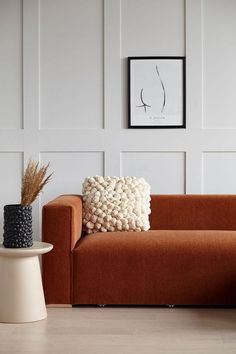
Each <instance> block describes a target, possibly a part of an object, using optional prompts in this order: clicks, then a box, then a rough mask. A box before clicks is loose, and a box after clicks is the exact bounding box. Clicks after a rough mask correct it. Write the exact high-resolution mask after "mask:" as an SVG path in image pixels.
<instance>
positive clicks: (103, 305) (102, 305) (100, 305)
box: [98, 304, 106, 307]
mask: <svg viewBox="0 0 236 354" xmlns="http://www.w3.org/2000/svg"><path fill="white" fill-rule="evenodd" d="M98 306H99V307H105V306H106V304H98Z"/></svg>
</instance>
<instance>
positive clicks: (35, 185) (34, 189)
mask: <svg viewBox="0 0 236 354" xmlns="http://www.w3.org/2000/svg"><path fill="white" fill-rule="evenodd" d="M48 168H49V163H48V164H47V165H42V166H39V163H38V162H36V161H32V160H30V161H29V162H28V165H27V167H26V169H25V173H24V176H23V180H22V189H21V205H23V206H26V205H30V204H32V203H33V201H34V200H35V199H36V198H37V197H38V195H39V193H40V192H42V190H43V188H44V186H45V185H46V184H47V183H48V182H49V181H50V179H51V176H52V173H51V174H50V175H48V176H47V177H46V174H47V170H48Z"/></svg>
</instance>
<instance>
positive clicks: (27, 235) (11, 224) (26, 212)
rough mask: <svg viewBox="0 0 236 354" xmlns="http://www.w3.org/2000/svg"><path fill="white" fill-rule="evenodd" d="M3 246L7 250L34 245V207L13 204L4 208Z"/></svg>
mask: <svg viewBox="0 0 236 354" xmlns="http://www.w3.org/2000/svg"><path fill="white" fill-rule="evenodd" d="M3 245H4V246H5V247H6V248H22V247H31V246H32V245H33V230H32V206H31V205H29V206H28V205H27V206H22V205H20V204H11V205H5V206H4V233H3Z"/></svg>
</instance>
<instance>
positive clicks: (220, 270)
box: [72, 230, 236, 305]
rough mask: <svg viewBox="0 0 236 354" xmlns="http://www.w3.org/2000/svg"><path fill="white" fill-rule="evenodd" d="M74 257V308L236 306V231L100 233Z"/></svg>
mask: <svg viewBox="0 0 236 354" xmlns="http://www.w3.org/2000/svg"><path fill="white" fill-rule="evenodd" d="M72 257H73V284H74V285H73V303H74V304H149V305H150V304H160V305H161V304H176V305H178V304H179V305H196V304H199V305H208V304H211V305H214V304H215V305H217V304H220V305H224V304H225V305H227V304H231V305H232V304H236V231H215V230H206V231H205V230H197V231H196V230H184V231H183V230H151V231H147V232H132V233H128V234H127V233H126V232H117V233H112V232H111V233H109V234H108V233H99V234H96V235H95V236H94V235H90V236H85V237H83V238H82V239H80V240H79V241H78V243H77V245H76V247H75V249H74V251H73V255H72Z"/></svg>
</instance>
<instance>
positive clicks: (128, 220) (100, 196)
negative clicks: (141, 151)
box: [83, 176, 151, 234]
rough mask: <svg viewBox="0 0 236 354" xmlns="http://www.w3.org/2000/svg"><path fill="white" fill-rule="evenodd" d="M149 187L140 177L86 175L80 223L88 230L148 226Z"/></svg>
mask: <svg viewBox="0 0 236 354" xmlns="http://www.w3.org/2000/svg"><path fill="white" fill-rule="evenodd" d="M150 212H151V210H150V186H149V184H148V183H147V182H146V181H145V180H144V179H143V178H136V177H102V176H95V177H88V178H85V181H84V183H83V226H84V230H85V231H86V232H87V233H88V234H91V233H96V232H106V231H146V230H148V229H149V228H150V224H149V218H148V215H149V214H150Z"/></svg>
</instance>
